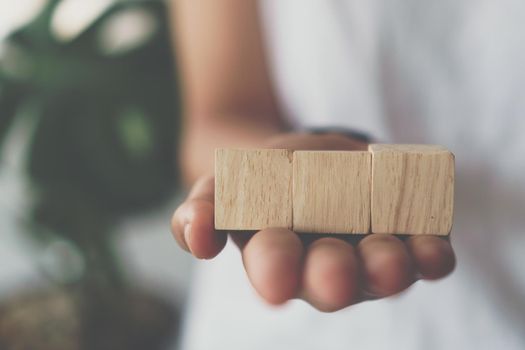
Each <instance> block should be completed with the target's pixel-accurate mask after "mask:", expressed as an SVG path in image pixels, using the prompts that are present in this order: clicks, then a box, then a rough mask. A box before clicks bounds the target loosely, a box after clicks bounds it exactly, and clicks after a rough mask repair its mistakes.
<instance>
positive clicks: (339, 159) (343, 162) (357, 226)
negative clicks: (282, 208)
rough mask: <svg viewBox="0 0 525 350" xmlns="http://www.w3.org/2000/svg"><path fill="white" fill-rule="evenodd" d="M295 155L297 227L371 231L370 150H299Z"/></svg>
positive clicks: (298, 229) (294, 195) (295, 219)
mask: <svg viewBox="0 0 525 350" xmlns="http://www.w3.org/2000/svg"><path fill="white" fill-rule="evenodd" d="M293 155H294V157H293V203H294V204H293V228H294V231H297V232H316V233H368V232H369V230H370V182H371V155H370V153H369V152H358V151H355V152H354V151H351V152H350V151H349V152H343V151H296V152H294V154H293Z"/></svg>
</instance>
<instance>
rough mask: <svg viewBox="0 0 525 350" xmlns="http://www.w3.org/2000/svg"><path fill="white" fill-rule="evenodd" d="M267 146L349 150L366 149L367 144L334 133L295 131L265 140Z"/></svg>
mask: <svg viewBox="0 0 525 350" xmlns="http://www.w3.org/2000/svg"><path fill="white" fill-rule="evenodd" d="M267 146H268V147H269V148H285V149H293V150H323V151H327V150H331V151H349V150H366V149H367V147H368V144H366V143H364V142H361V141H358V140H354V139H351V138H349V137H346V136H344V135H340V134H335V133H334V134H322V135H315V134H306V133H296V134H282V135H277V136H274V137H272V138H271V139H270V140H269V141H268V142H267Z"/></svg>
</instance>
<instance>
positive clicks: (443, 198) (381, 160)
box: [369, 144, 454, 235]
mask: <svg viewBox="0 0 525 350" xmlns="http://www.w3.org/2000/svg"><path fill="white" fill-rule="evenodd" d="M369 151H370V152H371V153H372V196H371V198H372V200H371V211H372V228H371V229H372V232H374V233H401V234H414V235H415V234H433V235H448V234H449V233H450V230H451V228H452V219H453V207H454V155H453V154H452V153H451V152H450V151H448V150H447V149H446V148H444V147H441V146H433V145H382V144H373V145H370V146H369Z"/></svg>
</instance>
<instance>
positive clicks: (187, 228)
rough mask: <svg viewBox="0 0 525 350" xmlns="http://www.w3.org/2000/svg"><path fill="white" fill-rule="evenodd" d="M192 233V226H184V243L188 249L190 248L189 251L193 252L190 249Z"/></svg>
mask: <svg viewBox="0 0 525 350" xmlns="http://www.w3.org/2000/svg"><path fill="white" fill-rule="evenodd" d="M190 233H191V224H185V225H184V243H185V244H186V247H187V248H188V251H191V249H190V244H189V242H190Z"/></svg>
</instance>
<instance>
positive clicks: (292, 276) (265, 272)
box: [242, 228, 303, 305]
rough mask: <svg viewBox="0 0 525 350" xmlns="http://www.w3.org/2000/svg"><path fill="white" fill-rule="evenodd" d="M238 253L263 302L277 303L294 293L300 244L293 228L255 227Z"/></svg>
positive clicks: (299, 260)
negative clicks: (254, 230) (256, 228)
mask: <svg viewBox="0 0 525 350" xmlns="http://www.w3.org/2000/svg"><path fill="white" fill-rule="evenodd" d="M242 255H243V261H244V266H245V268H246V273H247V274H248V278H249V279H250V282H251V283H252V285H253V287H254V288H255V290H256V291H257V292H258V293H259V294H260V295H261V296H262V297H263V298H264V299H265V300H266V301H267V302H269V303H270V304H274V305H278V304H282V303H284V302H286V301H287V300H289V299H291V298H294V297H295V296H296V295H297V291H298V288H299V284H300V276H301V271H302V255H303V246H302V244H301V241H300V240H299V238H298V237H297V235H296V234H295V233H294V232H292V231H289V230H286V229H279V228H269V229H264V230H262V231H259V232H257V233H256V234H255V235H254V236H253V237H252V238H251V239H250V240H249V241H248V242H247V243H246V245H245V246H244V249H243V251H242Z"/></svg>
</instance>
